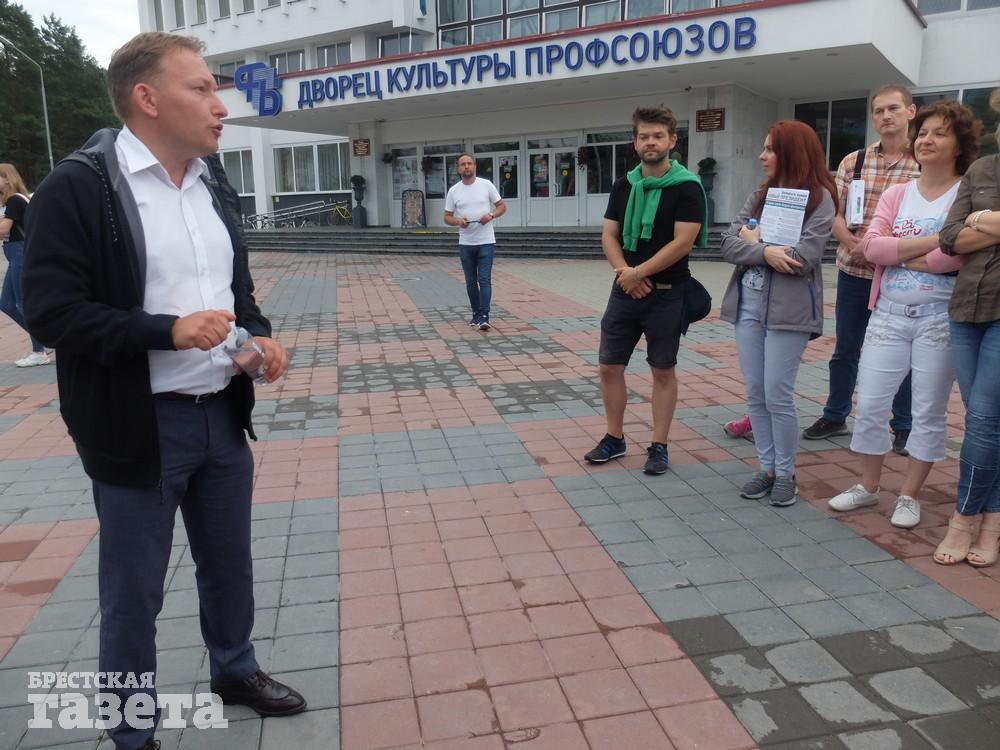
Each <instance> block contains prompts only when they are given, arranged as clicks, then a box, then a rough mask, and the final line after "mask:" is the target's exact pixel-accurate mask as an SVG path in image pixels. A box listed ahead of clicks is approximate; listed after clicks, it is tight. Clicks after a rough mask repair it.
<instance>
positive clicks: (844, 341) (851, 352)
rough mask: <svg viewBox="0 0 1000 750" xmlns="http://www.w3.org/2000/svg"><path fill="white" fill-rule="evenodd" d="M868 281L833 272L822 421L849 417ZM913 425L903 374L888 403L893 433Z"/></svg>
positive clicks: (865, 323) (907, 383) (862, 338)
mask: <svg viewBox="0 0 1000 750" xmlns="http://www.w3.org/2000/svg"><path fill="white" fill-rule="evenodd" d="M871 290H872V281H871V279H862V278H860V277H858V276H851V275H850V274H849V273H844V272H843V271H838V272H837V318H836V320H837V345H836V347H835V348H834V350H833V357H832V358H831V359H830V395H829V396H827V399H826V406H825V407H824V408H823V417H824V418H825V419H827V420H829V421H830V422H834V423H835V424H843V423H844V422H845V421H847V416H848V415H849V414H850V413H851V398H852V397H853V396H854V386H855V385H857V382H858V362H860V361H861V345H862V344H863V343H864V341H865V330H866V329H867V328H868V318H869V317H870V316H871V311H870V310H869V309H868V297H869V295H870V294H871ZM912 423H913V419H912V417H911V415H910V376H909V374H907V376H906V379H905V380H903V382H902V384H901V385H900V386H899V390H898V391H896V397H895V398H894V399H893V401H892V419H891V420H890V422H889V424H890V426H891V427H892V429H893V431H897V430H908V429H910V426H911V425H912Z"/></svg>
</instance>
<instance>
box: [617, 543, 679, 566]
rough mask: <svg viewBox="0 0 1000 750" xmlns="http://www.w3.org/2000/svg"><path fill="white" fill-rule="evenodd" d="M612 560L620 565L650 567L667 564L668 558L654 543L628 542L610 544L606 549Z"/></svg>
mask: <svg viewBox="0 0 1000 750" xmlns="http://www.w3.org/2000/svg"><path fill="white" fill-rule="evenodd" d="M605 549H606V550H607V551H608V554H609V555H611V559H613V560H614V561H615V562H617V563H618V564H619V565H623V566H632V565H650V564H652V563H660V562H666V561H667V556H666V554H664V553H663V551H662V550H661V549H660V548H659V547H657V546H656V545H655V544H654V543H653V542H627V543H625V544H609V545H607V546H606V547H605Z"/></svg>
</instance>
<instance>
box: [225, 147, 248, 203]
mask: <svg viewBox="0 0 1000 750" xmlns="http://www.w3.org/2000/svg"><path fill="white" fill-rule="evenodd" d="M222 166H223V167H224V168H225V170H226V177H227V178H228V180H229V184H230V185H232V186H233V189H234V190H235V191H236V192H237V193H242V192H245V191H244V190H243V160H242V159H241V158H240V152H239V151H224V152H223V153H222Z"/></svg>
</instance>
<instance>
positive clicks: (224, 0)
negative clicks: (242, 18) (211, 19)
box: [219, 0, 230, 18]
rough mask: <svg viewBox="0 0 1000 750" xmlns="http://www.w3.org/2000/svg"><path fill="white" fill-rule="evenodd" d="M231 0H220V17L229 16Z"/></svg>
mask: <svg viewBox="0 0 1000 750" xmlns="http://www.w3.org/2000/svg"><path fill="white" fill-rule="evenodd" d="M229 12H230V11H229V0H219V18H229Z"/></svg>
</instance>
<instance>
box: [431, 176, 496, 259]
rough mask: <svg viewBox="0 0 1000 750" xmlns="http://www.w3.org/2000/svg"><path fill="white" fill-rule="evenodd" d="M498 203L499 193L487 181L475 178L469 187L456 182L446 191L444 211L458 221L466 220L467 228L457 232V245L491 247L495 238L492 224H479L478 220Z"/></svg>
mask: <svg viewBox="0 0 1000 750" xmlns="http://www.w3.org/2000/svg"><path fill="white" fill-rule="evenodd" d="M499 202H500V193H499V191H498V190H497V189H496V187H495V186H494V185H493V183H492V182H490V181H489V180H484V179H483V178H482V177H477V178H476V181H475V182H473V183H472V184H471V185H466V184H465V183H464V182H456V183H455V184H454V185H452V186H451V188H450V189H449V190H448V197H447V198H445V200H444V210H445V211H451V212H452V213H454V214H455V216H456V217H458V218H460V219H468V220H469V226H467V227H465V228H460V229H459V230H458V244H459V245H492V244H494V243H496V241H497V238H496V235H495V234H494V233H493V222H492V221H490V222H489V223H487V224H480V223H479V218H480V217H481V216H482V215H483V214H488V213H489V212H490V211H492V210H493V206H495V205H496V204H497V203H499Z"/></svg>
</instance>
